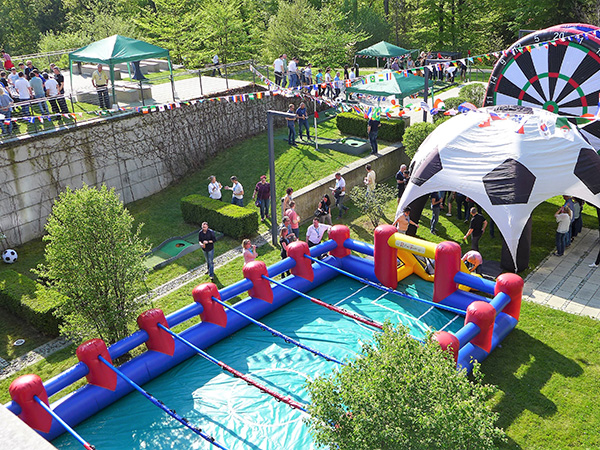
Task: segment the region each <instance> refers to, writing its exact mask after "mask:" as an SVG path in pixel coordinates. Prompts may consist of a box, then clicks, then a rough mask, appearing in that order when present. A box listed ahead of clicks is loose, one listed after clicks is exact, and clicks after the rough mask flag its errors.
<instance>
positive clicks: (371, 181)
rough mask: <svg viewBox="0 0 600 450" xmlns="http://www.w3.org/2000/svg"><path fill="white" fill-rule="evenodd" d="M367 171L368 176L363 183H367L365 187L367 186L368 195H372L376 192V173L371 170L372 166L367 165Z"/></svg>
mask: <svg viewBox="0 0 600 450" xmlns="http://www.w3.org/2000/svg"><path fill="white" fill-rule="evenodd" d="M365 170H366V171H367V176H366V177H365V178H364V180H363V182H364V183H365V186H367V194H372V193H373V191H374V190H375V176H376V175H375V171H374V170H373V169H372V168H371V164H367V165H366V166H365Z"/></svg>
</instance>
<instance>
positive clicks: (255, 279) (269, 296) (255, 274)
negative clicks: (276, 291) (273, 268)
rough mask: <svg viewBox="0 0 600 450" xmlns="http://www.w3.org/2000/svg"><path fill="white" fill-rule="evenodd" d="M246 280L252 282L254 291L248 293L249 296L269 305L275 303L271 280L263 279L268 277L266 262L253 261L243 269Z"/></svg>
mask: <svg viewBox="0 0 600 450" xmlns="http://www.w3.org/2000/svg"><path fill="white" fill-rule="evenodd" d="M242 273H243V274H244V278H246V279H247V280H249V281H251V282H252V289H250V290H249V291H248V295H249V296H250V297H253V298H257V299H259V300H264V301H265V302H267V303H273V289H271V283H269V280H266V279H264V278H263V275H264V276H266V277H268V276H269V272H268V271H267V265H266V264H265V263H264V261H252V262H249V263H248V264H246V265H245V266H244V268H243V269H242Z"/></svg>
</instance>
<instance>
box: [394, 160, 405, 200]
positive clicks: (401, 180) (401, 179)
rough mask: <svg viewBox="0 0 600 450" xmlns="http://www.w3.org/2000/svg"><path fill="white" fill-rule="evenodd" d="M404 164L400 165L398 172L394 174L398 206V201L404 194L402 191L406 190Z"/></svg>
mask: <svg viewBox="0 0 600 450" xmlns="http://www.w3.org/2000/svg"><path fill="white" fill-rule="evenodd" d="M405 173H406V164H402V165H401V166H400V170H398V172H396V183H397V184H398V204H400V199H401V198H402V194H404V189H406V176H405Z"/></svg>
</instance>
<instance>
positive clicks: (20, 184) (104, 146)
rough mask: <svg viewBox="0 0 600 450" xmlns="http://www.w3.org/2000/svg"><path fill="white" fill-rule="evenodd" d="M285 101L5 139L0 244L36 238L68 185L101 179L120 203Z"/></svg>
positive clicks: (165, 180) (181, 111) (152, 188)
mask: <svg viewBox="0 0 600 450" xmlns="http://www.w3.org/2000/svg"><path fill="white" fill-rule="evenodd" d="M289 103H290V99H288V98H283V97H280V96H276V97H267V98H265V99H263V100H250V101H248V102H244V103H235V104H234V103H229V102H225V101H205V102H203V103H197V104H195V105H189V106H182V107H181V108H177V109H173V110H166V111H163V112H156V113H149V114H144V115H141V114H138V113H131V114H125V115H122V116H118V117H114V118H110V119H107V120H97V121H89V122H86V123H82V124H77V125H70V126H68V127H66V128H64V129H62V130H59V131H53V132H51V133H47V134H38V135H35V136H29V137H25V138H22V139H15V140H13V141H9V142H6V143H4V144H3V145H2V146H1V147H0V233H4V234H6V236H7V240H6V241H4V242H2V244H0V245H3V246H4V247H6V246H17V245H20V244H22V243H24V242H27V241H29V240H31V239H35V238H38V237H40V236H41V235H42V233H43V228H44V225H45V223H46V218H47V217H48V215H49V214H50V212H51V208H52V203H53V201H54V199H55V198H56V197H57V195H58V194H59V193H60V192H62V191H63V190H64V189H65V188H66V187H67V186H70V187H71V188H74V189H75V188H79V187H81V186H82V185H83V183H86V184H88V185H94V186H98V185H100V184H101V183H105V184H106V185H107V186H109V187H114V188H115V189H116V191H117V192H118V193H119V194H120V195H121V199H122V200H123V201H124V202H125V203H129V202H132V201H135V200H139V199H142V198H144V197H147V196H149V195H152V194H154V193H156V192H158V191H160V190H162V189H164V188H165V187H167V186H168V185H169V184H170V183H172V182H173V181H176V180H178V179H180V178H181V177H182V176H183V175H185V174H187V173H189V172H191V171H193V170H196V169H198V168H199V167H202V164H203V163H204V161H205V160H207V159H208V158H210V157H211V156H213V155H215V154H216V153H218V152H220V151H222V150H223V149H226V148H227V147H229V146H231V145H232V144H234V143H235V142H237V141H240V140H242V139H245V138H247V137H248V136H252V135H255V134H258V133H260V132H263V131H265V129H266V123H267V117H266V111H267V110H268V109H276V110H284V111H285V110H286V109H287V106H288V104H289ZM281 121H282V119H279V122H277V121H276V124H277V123H279V124H281Z"/></svg>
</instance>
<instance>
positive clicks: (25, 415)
mask: <svg viewBox="0 0 600 450" xmlns="http://www.w3.org/2000/svg"><path fill="white" fill-rule="evenodd" d="M8 392H9V393H10V398H12V399H13V401H14V402H15V403H17V404H18V405H19V406H20V407H21V414H19V417H20V418H21V420H22V421H23V422H25V423H26V424H27V425H29V426H30V427H31V428H33V429H34V430H38V431H41V432H42V433H48V432H49V431H50V428H51V427H52V416H51V415H50V414H48V412H46V411H45V410H44V408H42V407H41V406H40V405H39V404H38V403H37V402H36V401H35V398H34V397H37V398H39V399H40V400H41V401H43V402H44V403H45V404H46V405H47V404H48V394H47V393H46V388H45V387H44V383H42V379H41V378H40V377H39V376H37V375H34V374H29V375H23V376H20V377H19V378H17V379H15V380H13V382H12V383H11V384H10V387H9V388H8Z"/></svg>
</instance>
